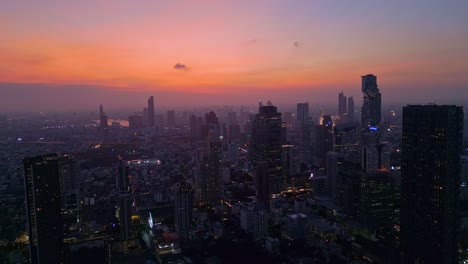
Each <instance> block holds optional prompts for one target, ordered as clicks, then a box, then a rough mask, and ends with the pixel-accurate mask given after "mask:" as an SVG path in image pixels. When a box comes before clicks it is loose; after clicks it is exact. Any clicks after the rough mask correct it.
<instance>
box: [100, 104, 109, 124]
mask: <svg viewBox="0 0 468 264" xmlns="http://www.w3.org/2000/svg"><path fill="white" fill-rule="evenodd" d="M99 126H100V127H101V128H105V127H107V115H106V113H105V112H104V107H103V106H102V105H100V106H99Z"/></svg>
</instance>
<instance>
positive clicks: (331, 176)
mask: <svg viewBox="0 0 468 264" xmlns="http://www.w3.org/2000/svg"><path fill="white" fill-rule="evenodd" d="M343 159H344V155H343V154H342V153H337V152H332V151H329V152H328V153H327V163H326V165H327V166H326V173H327V182H328V191H329V193H330V195H331V196H332V197H333V198H334V199H336V197H338V168H339V167H340V166H341V164H342V163H343Z"/></svg>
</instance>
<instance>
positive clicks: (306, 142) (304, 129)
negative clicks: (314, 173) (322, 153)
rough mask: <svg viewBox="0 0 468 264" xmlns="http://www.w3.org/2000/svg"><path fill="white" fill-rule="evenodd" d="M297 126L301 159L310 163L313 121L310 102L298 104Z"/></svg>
mask: <svg viewBox="0 0 468 264" xmlns="http://www.w3.org/2000/svg"><path fill="white" fill-rule="evenodd" d="M297 127H298V130H299V142H298V143H299V159H300V162H301V163H305V164H308V163H309V162H311V160H312V143H311V133H312V122H311V120H310V117H309V104H308V103H299V104H297Z"/></svg>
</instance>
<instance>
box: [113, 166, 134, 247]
mask: <svg viewBox="0 0 468 264" xmlns="http://www.w3.org/2000/svg"><path fill="white" fill-rule="evenodd" d="M116 187H117V207H118V214H117V215H118V218H119V219H118V220H119V228H120V237H119V238H120V239H121V240H127V239H130V236H131V234H130V232H131V216H132V215H131V214H132V211H131V209H132V208H131V204H132V203H131V197H130V192H129V187H130V168H129V166H128V163H127V162H126V161H124V160H120V161H119V168H118V173H117V179H116Z"/></svg>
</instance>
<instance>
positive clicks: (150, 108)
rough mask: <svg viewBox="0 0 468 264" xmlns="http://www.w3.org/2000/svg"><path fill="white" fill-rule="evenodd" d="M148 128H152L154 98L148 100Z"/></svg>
mask: <svg viewBox="0 0 468 264" xmlns="http://www.w3.org/2000/svg"><path fill="white" fill-rule="evenodd" d="M148 126H149V127H154V96H150V98H148Z"/></svg>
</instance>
